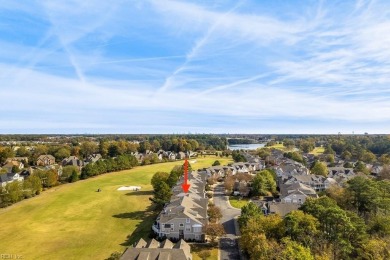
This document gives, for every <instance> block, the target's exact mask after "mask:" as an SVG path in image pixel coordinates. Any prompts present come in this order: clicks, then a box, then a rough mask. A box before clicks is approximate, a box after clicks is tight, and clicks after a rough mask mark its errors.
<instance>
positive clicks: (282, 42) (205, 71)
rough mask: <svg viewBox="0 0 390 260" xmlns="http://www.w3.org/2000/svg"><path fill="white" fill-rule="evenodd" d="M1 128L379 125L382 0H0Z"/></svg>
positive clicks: (386, 101) (386, 59) (386, 98)
mask: <svg viewBox="0 0 390 260" xmlns="http://www.w3.org/2000/svg"><path fill="white" fill-rule="evenodd" d="M0 90H1V92H0V93H1V101H0V112H1V116H0V133H79V134H81V133H168V134H170V133H267V134H271V133H276V134H278V133H308V134H313V133H314V134H323V133H331V134H337V133H338V132H341V133H345V134H350V133H352V132H353V131H354V132H355V133H364V132H368V133H389V129H390V1H364V0H359V1H254V0H252V1H250V0H246V1H229V0H223V1H222V0H217V1H207V0H199V1H164V0H154V1H153V0H152V1H147V0H142V1H115V0H113V1H49V0H47V1H14V0H0Z"/></svg>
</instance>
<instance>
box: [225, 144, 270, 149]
mask: <svg viewBox="0 0 390 260" xmlns="http://www.w3.org/2000/svg"><path fill="white" fill-rule="evenodd" d="M264 146H265V144H232V145H228V149H230V150H241V149H243V150H256V149H257V148H262V147H264Z"/></svg>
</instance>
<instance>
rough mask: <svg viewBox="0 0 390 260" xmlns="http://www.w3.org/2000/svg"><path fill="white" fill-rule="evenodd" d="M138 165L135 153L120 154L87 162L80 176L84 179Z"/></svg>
mask: <svg viewBox="0 0 390 260" xmlns="http://www.w3.org/2000/svg"><path fill="white" fill-rule="evenodd" d="M137 165H138V161H137V159H136V158H135V157H134V156H133V155H120V156H118V157H116V158H109V159H106V160H99V161H97V162H95V163H89V164H87V165H86V166H84V167H83V168H82V170H81V175H80V178H81V179H82V180H84V179H88V178H90V177H93V176H96V175H100V174H103V173H108V172H115V171H122V170H128V169H131V168H133V167H135V166H137Z"/></svg>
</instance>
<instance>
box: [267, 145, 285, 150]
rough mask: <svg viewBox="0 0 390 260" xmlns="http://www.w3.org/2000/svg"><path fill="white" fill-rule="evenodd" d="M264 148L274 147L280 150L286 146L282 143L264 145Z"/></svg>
mask: <svg viewBox="0 0 390 260" xmlns="http://www.w3.org/2000/svg"><path fill="white" fill-rule="evenodd" d="M265 148H270V149H271V148H274V149H279V150H282V151H286V150H287V148H286V147H284V146H283V144H275V145H272V146H266V147H265Z"/></svg>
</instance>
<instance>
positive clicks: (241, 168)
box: [232, 162, 249, 173]
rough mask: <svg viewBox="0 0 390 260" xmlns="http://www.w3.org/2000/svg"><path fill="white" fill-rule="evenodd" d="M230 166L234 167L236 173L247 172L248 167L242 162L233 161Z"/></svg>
mask: <svg viewBox="0 0 390 260" xmlns="http://www.w3.org/2000/svg"><path fill="white" fill-rule="evenodd" d="M232 167H233V168H235V169H236V173H249V169H248V167H247V166H246V165H245V163H243V162H237V163H233V164H232Z"/></svg>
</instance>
